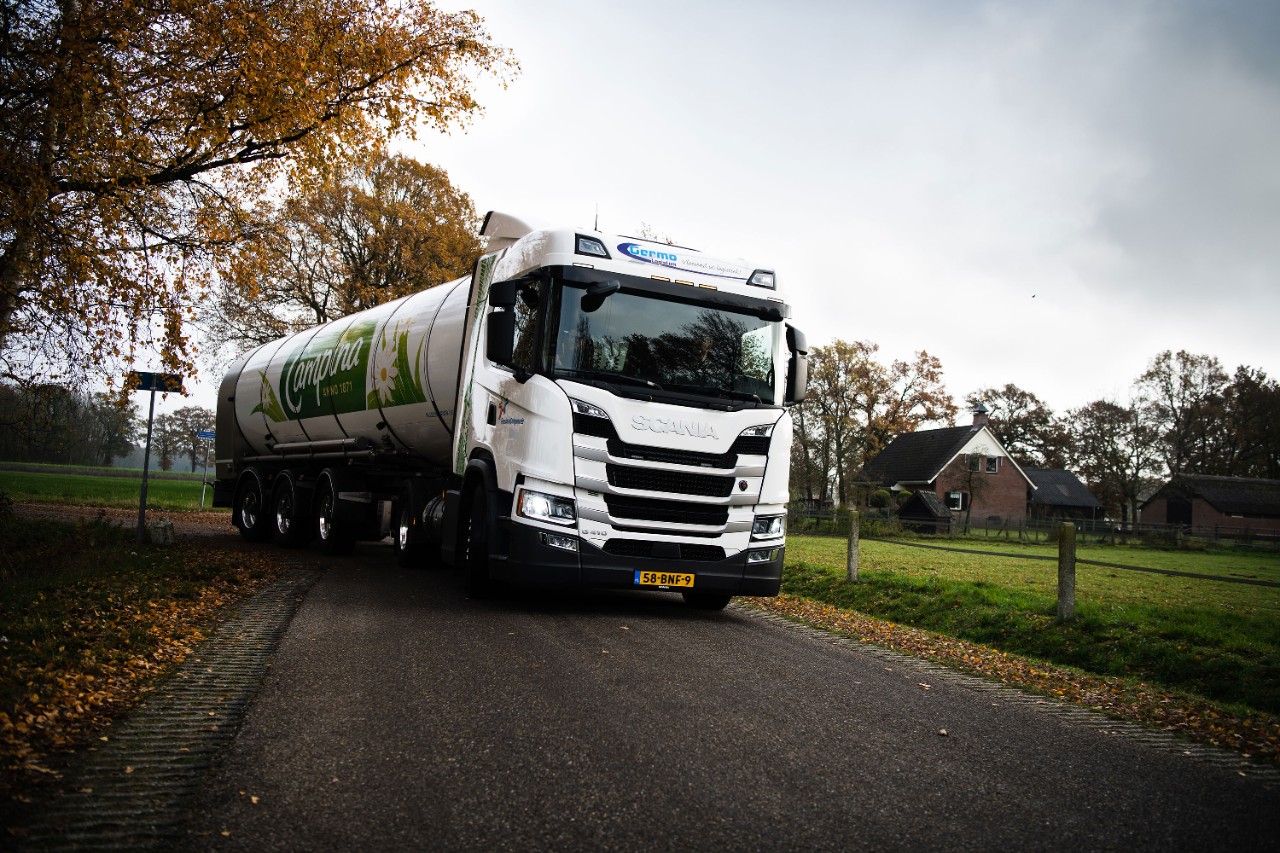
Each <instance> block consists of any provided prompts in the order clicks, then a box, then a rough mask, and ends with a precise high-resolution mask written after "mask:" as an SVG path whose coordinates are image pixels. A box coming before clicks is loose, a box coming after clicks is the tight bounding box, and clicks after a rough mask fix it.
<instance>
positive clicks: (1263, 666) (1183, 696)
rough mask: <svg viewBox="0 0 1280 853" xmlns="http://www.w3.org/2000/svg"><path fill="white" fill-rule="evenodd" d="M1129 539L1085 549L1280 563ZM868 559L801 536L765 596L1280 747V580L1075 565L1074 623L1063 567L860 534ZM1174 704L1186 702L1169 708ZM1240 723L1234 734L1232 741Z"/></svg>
mask: <svg viewBox="0 0 1280 853" xmlns="http://www.w3.org/2000/svg"><path fill="white" fill-rule="evenodd" d="M980 547H982V548H983V549H984V550H986V549H987V548H988V546H987V545H986V544H985V543H984V544H983V545H981V546H980ZM1125 551H1126V553H1125V555H1124V556H1123V559H1121V557H1120V555H1119V554H1117V553H1114V552H1111V553H1107V549H1101V550H1100V551H1098V552H1092V553H1090V554H1089V558H1090V559H1100V560H1106V561H1108V562H1126V563H1134V564H1137V565H1146V566H1148V567H1151V568H1177V569H1180V570H1194V571H1200V572H1203V573H1206V574H1217V575H1219V576H1230V575H1233V574H1240V573H1243V574H1247V575H1250V576H1253V577H1262V578H1264V579H1269V578H1273V577H1275V576H1277V575H1280V565H1278V563H1280V560H1278V559H1277V557H1276V556H1275V555H1256V554H1247V553H1246V554H1240V553H1233V552H1224V553H1221V554H1200V555H1195V559H1194V562H1193V563H1188V562H1187V561H1186V555H1180V554H1167V553H1165V552H1159V551H1149V550H1148V551H1143V552H1136V551H1134V549H1125ZM1040 552H1041V553H1043V552H1044V549H1040ZM860 556H861V560H860V563H861V571H860V581H861V582H860V583H857V584H850V583H848V582H847V581H846V580H845V544H844V542H843V541H841V540H838V539H826V538H820V537H803V536H801V537H791V538H790V539H789V540H788V553H787V557H788V565H787V569H786V572H785V573H784V576H783V592H784V593H785V595H784V596H783V597H781V598H780V599H778V601H776V602H768V601H764V602H762V603H761V606H763V607H765V608H766V609H775V610H778V611H779V612H783V613H784V614H787V615H794V616H797V617H798V618H802V619H803V620H804V621H808V622H810V623H811V624H815V625H818V626H819V627H828V628H832V629H833V630H837V631H840V632H841V633H847V634H849V635H850V636H855V637H861V638H864V639H865V638H867V637H872V638H873V641H875V642H882V641H885V638H889V639H890V640H894V638H895V637H898V640H901V637H900V636H899V634H901V633H902V631H905V630H907V629H903V628H902V626H909V629H910V630H914V631H919V632H920V633H919V636H915V637H914V638H912V639H910V640H902V641H901V642H899V641H898V640H894V641H893V642H887V644H888V645H890V646H892V647H895V648H899V649H900V650H903V651H908V652H910V653H913V654H916V653H923V654H925V655H926V656H928V657H932V658H936V659H939V660H944V661H946V662H948V663H952V664H956V665H959V666H961V667H963V668H968V669H971V670H973V671H978V672H983V673H984V674H988V675H993V676H995V677H998V678H1003V679H1006V680H1009V681H1011V682H1012V683H1018V684H1023V685H1024V686H1030V687H1033V688H1035V689H1041V690H1044V691H1045V692H1048V693H1051V694H1053V695H1059V696H1063V697H1066V698H1072V699H1074V700H1075V701H1081V702H1082V703H1083V704H1090V705H1092V706H1095V707H1102V708H1103V709H1104V710H1109V711H1112V712H1114V713H1120V714H1123V715H1125V716H1129V717H1131V718H1135V719H1141V720H1144V721H1146V722H1150V723H1156V724H1159V725H1162V726H1171V727H1175V728H1184V729H1187V730H1188V733H1190V734H1192V735H1193V736H1197V737H1199V739H1201V740H1208V741H1211V742H1214V743H1221V744H1222V745H1226V746H1231V747H1233V748H1237V749H1242V750H1244V751H1251V752H1252V753H1253V754H1256V755H1265V756H1267V757H1269V758H1272V759H1280V748H1278V747H1277V743H1280V717H1278V715H1280V618H1278V617H1280V589H1275V588H1266V587H1257V586H1243V585H1233V584H1224V583H1220V582H1216V581H1212V580H1197V579H1187V578H1175V577H1164V576H1159V575H1150V574H1140V573H1134V572H1126V571H1123V570H1116V569H1111V568H1104V567H1094V566H1079V567H1078V569H1077V573H1078V575H1077V605H1076V612H1077V619H1076V620H1075V621H1073V622H1071V623H1068V624H1065V625H1064V624H1059V623H1057V621H1056V607H1057V604H1056V566H1055V565H1054V564H1053V563H1046V562H1032V561H1026V560H1017V559H1013V557H1012V554H1011V556H1010V557H1009V558H1003V557H993V556H988V555H979V554H964V553H954V552H942V551H922V550H920V549H914V548H906V547H902V546H900V545H895V544H894V543H892V542H863V543H862V548H861V553H860ZM850 626H857V628H856V631H855V630H852V629H850ZM886 626H887V627H886ZM895 632H896V633H895ZM922 637H932V638H933V639H930V640H928V641H926V640H924V639H921V638H922ZM956 649H959V652H956ZM1015 659H1017V660H1018V661H1019V663H1018V664H1017V665H1016V666H1015V665H1014V664H1013V661H1014V660H1015ZM1050 671H1052V672H1054V673H1056V674H1055V675H1054V676H1053V678H1052V679H1049V678H1048V676H1047V675H1046V673H1048V672H1050ZM1032 672H1035V673H1037V675H1034V676H1032V675H1030V673H1032ZM1046 679H1048V680H1046ZM1156 694H1159V695H1160V696H1161V697H1162V699H1161V700H1160V701H1161V702H1163V704H1164V708H1163V710H1162V711H1161V712H1160V713H1156V710H1159V709H1155V710H1153V709H1147V710H1142V708H1141V707H1140V706H1142V705H1143V703H1144V702H1145V701H1147V700H1146V699H1144V698H1143V697H1149V696H1152V695H1156ZM1103 696H1106V697H1109V698H1106V699H1105V701H1103V700H1101V699H1100V698H1099V697H1103ZM1157 704H1158V703H1157ZM1174 708H1180V709H1182V710H1181V711H1180V712H1179V713H1178V714H1173V715H1171V714H1170V713H1169V712H1171V711H1172V709H1174ZM1175 717H1177V718H1178V719H1174V718H1175ZM1215 727H1216V728H1215ZM1228 729H1230V730H1232V731H1234V732H1235V733H1236V734H1234V735H1232V736H1231V737H1227V736H1226V735H1225V734H1224V732H1225V731H1226V730H1228ZM1195 730H1198V731H1195Z"/></svg>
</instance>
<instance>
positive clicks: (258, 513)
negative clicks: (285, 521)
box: [235, 473, 272, 542]
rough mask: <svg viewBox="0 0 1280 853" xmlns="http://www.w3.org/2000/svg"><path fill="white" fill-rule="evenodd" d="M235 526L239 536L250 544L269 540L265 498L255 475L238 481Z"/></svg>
mask: <svg viewBox="0 0 1280 853" xmlns="http://www.w3.org/2000/svg"><path fill="white" fill-rule="evenodd" d="M235 524H236V527H239V528H240V535H241V536H243V537H244V538H245V539H247V540H249V541H250V542H265V541H267V540H268V539H270V538H271V532H272V531H271V524H270V522H269V520H268V518H267V501H266V496H265V494H264V492H263V488H262V480H261V478H259V477H258V475H257V473H251V474H247V475H245V476H244V477H243V478H242V479H241V481H240V489H239V491H238V492H236V503H235Z"/></svg>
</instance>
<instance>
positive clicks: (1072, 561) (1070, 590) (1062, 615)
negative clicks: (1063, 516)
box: [1058, 521, 1076, 622]
mask: <svg viewBox="0 0 1280 853" xmlns="http://www.w3.org/2000/svg"><path fill="white" fill-rule="evenodd" d="M1075 618H1076V526H1075V525H1074V524H1072V523H1071V522H1069V521H1064V522H1063V523H1062V526H1061V527H1060V528H1058V621H1059V622H1070V621H1071V620H1072V619H1075Z"/></svg>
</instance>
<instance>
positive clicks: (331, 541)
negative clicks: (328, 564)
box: [316, 479, 356, 556]
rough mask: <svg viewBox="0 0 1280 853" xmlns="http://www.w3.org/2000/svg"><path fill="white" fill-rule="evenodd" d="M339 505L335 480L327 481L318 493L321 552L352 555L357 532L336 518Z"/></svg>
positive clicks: (317, 521)
mask: <svg viewBox="0 0 1280 853" xmlns="http://www.w3.org/2000/svg"><path fill="white" fill-rule="evenodd" d="M337 503H338V494H337V491H336V490H335V489H334V487H333V480H331V479H326V480H325V482H324V484H323V485H322V486H320V488H319V489H318V490H317V492H316V535H317V537H318V538H319V539H320V550H321V552H323V553H325V554H330V555H332V556H342V555H345V554H350V553H351V552H352V551H354V550H355V547H356V536H355V531H354V530H352V529H351V525H350V523H348V522H343V521H338V520H337V519H336V518H335V516H336V515H337Z"/></svg>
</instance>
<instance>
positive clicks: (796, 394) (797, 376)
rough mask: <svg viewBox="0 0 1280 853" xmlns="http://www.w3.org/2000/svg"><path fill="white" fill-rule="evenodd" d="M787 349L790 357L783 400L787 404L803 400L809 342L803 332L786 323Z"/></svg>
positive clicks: (805, 387)
mask: <svg viewBox="0 0 1280 853" xmlns="http://www.w3.org/2000/svg"><path fill="white" fill-rule="evenodd" d="M787 349H788V350H790V351H791V358H790V360H789V361H788V362H787V389H786V395H785V396H784V397H783V402H784V403H786V404H787V405H792V404H794V403H800V402H803V401H804V398H805V396H806V395H807V393H808V388H809V343H808V341H806V340H805V337H804V332H802V331H800V330H799V329H797V328H796V327H795V326H792V325H790V324H788V325H787Z"/></svg>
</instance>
